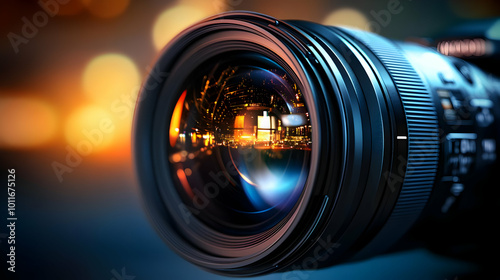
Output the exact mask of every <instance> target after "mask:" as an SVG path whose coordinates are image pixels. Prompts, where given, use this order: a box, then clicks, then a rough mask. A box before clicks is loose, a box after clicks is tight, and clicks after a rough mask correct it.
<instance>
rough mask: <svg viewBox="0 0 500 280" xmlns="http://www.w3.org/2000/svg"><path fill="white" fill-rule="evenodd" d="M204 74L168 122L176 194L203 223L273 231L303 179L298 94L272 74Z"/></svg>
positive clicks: (305, 141)
mask: <svg viewBox="0 0 500 280" xmlns="http://www.w3.org/2000/svg"><path fill="white" fill-rule="evenodd" d="M207 70H208V71H205V72H204V73H203V74H198V75H197V76H194V77H191V78H190V79H189V83H188V85H187V86H186V90H185V91H183V93H182V94H181V96H180V97H179V99H178V101H177V104H176V106H175V108H174V112H173V114H172V118H171V122H170V129H169V142H170V143H169V144H170V146H171V151H172V152H171V153H170V156H169V159H170V162H171V165H172V167H173V169H174V172H175V173H174V174H176V175H177V179H178V181H179V185H181V188H180V191H181V193H183V196H184V198H185V200H186V201H187V203H186V204H187V205H191V206H193V205H194V206H195V207H197V208H203V210H204V211H203V212H202V214H201V215H203V216H205V218H204V219H205V220H207V219H208V220H211V221H215V223H216V224H223V225H226V226H227V225H228V224H231V225H232V227H233V228H238V226H242V227H244V226H250V225H254V224H256V223H257V224H261V225H264V226H265V224H266V221H268V222H269V221H271V222H270V226H272V223H273V222H277V221H279V220H280V219H281V218H282V217H283V215H285V214H286V213H287V212H288V211H289V210H290V209H291V208H292V207H293V206H294V205H295V203H296V201H297V199H298V197H299V196H300V194H301V192H302V189H303V186H304V184H305V180H306V178H307V173H308V168H309V158H310V152H311V125H310V120H309V113H308V111H307V108H306V106H305V104H304V100H303V96H302V93H301V91H300V89H299V88H298V87H297V85H296V84H295V83H294V82H293V80H292V78H291V77H289V76H288V75H287V73H286V72H285V71H284V70H283V69H281V68H278V67H276V68H270V67H268V68H264V67H257V66H246V65H239V66H232V65H221V64H216V66H212V67H211V68H209V69H207ZM201 72H203V71H201Z"/></svg>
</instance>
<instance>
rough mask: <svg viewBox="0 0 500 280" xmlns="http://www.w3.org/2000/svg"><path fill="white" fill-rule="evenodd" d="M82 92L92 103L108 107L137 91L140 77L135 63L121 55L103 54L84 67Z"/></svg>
mask: <svg viewBox="0 0 500 280" xmlns="http://www.w3.org/2000/svg"><path fill="white" fill-rule="evenodd" d="M82 83H83V90H84V92H85V94H86V95H87V97H89V98H90V99H91V100H92V101H94V102H96V103H98V104H100V105H103V106H105V107H109V106H110V105H111V104H112V103H113V102H114V101H116V100H120V99H121V98H123V97H124V96H128V95H130V94H132V93H134V92H136V91H138V90H139V86H140V83H141V77H140V74H139V71H138V70H137V67H136V65H135V63H134V62H133V61H132V60H131V59H130V58H128V57H127V56H124V55H121V54H114V53H109V54H103V55H99V56H97V57H95V58H94V59H92V61H90V62H89V63H88V65H87V66H86V67H85V70H84V73H83V80H82Z"/></svg>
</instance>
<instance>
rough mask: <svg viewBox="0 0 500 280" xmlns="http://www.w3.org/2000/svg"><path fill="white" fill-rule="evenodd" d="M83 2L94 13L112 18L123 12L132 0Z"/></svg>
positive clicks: (84, 0) (90, 0)
mask: <svg viewBox="0 0 500 280" xmlns="http://www.w3.org/2000/svg"><path fill="white" fill-rule="evenodd" d="M82 2H83V4H84V5H85V6H86V7H87V9H88V10H89V12H90V13H91V14H92V15H94V16H97V17H101V18H112V17H116V16H118V15H120V14H122V13H123V12H124V11H125V10H126V9H127V7H128V5H129V2H130V0H82Z"/></svg>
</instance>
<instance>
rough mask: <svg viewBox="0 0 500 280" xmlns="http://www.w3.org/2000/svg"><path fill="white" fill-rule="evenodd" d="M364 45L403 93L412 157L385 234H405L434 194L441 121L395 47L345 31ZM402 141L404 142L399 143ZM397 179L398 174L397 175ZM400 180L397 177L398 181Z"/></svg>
mask: <svg viewBox="0 0 500 280" xmlns="http://www.w3.org/2000/svg"><path fill="white" fill-rule="evenodd" d="M345 31H346V32H347V33H349V34H351V35H352V36H354V37H355V38H356V39H358V40H359V41H360V42H361V43H363V44H364V45H365V46H366V47H367V48H368V49H369V50H370V51H371V52H372V53H373V54H375V55H376V56H377V57H378V59H379V60H380V62H381V63H382V64H383V65H384V66H385V68H386V69H387V71H388V72H389V74H390V76H391V77H392V80H393V82H394V84H395V86H396V88H397V90H398V92H399V95H400V98H401V101H402V104H403V108H404V111H405V115H406V124H407V129H408V156H407V159H406V163H405V162H403V163H402V162H400V159H397V161H396V162H395V164H397V165H400V164H404V165H405V166H406V172H405V174H395V175H396V176H399V178H402V176H404V180H403V184H402V187H401V192H400V195H399V198H398V200H397V202H396V205H395V207H394V209H393V212H392V214H391V216H390V218H389V219H388V221H387V223H386V225H385V226H384V228H383V230H382V231H384V232H385V231H389V232H395V231H397V232H401V230H403V229H405V230H406V229H407V228H409V227H410V226H411V225H412V224H413V223H414V221H415V220H416V219H417V218H418V216H419V215H420V212H421V211H422V209H423V208H424V207H425V205H426V203H427V201H428V199H429V196H430V194H431V191H432V188H433V185H434V180H435V177H436V172H437V168H438V158H439V130H438V119H437V118H438V117H437V113H436V110H435V107H434V104H433V102H432V99H431V95H430V92H429V90H428V89H427V88H426V86H425V85H424V83H423V82H422V79H421V77H420V76H419V75H418V73H417V72H416V71H415V70H414V68H413V67H412V66H411V65H410V63H409V62H408V60H407V59H406V57H405V56H404V54H403V53H402V51H401V49H400V48H399V47H398V46H397V45H396V44H394V43H392V42H390V41H388V40H386V39H385V38H382V37H379V36H377V35H374V34H371V33H366V32H363V31H353V30H345ZM396 141H401V140H396ZM393 175H394V174H393ZM396 178H397V177H396Z"/></svg>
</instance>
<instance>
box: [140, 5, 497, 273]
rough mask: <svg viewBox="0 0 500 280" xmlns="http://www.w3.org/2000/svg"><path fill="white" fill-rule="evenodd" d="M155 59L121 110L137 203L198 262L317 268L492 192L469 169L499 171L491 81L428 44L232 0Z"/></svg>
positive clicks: (223, 267) (218, 266) (362, 253)
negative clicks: (127, 116) (126, 117)
mask: <svg viewBox="0 0 500 280" xmlns="http://www.w3.org/2000/svg"><path fill="white" fill-rule="evenodd" d="M154 69H155V70H154V71H157V72H156V73H152V74H151V75H150V77H148V79H147V80H146V81H145V83H144V85H143V88H142V91H141V94H140V97H139V101H138V103H137V107H136V113H135V119H134V156H135V162H136V168H137V172H138V177H139V181H140V185H141V194H142V195H143V201H144V207H145V209H146V212H147V213H148V215H149V217H150V220H151V222H152V224H153V225H154V227H155V229H156V230H157V231H158V233H159V235H160V236H161V237H162V238H163V239H164V240H165V242H166V243H167V244H168V245H169V246H170V247H171V248H172V249H173V250H175V251H176V252H177V253H178V254H179V255H181V256H182V257H184V258H185V259H187V260H188V261H190V262H192V263H194V264H196V265H198V266H200V267H202V268H204V269H207V270H209V271H212V272H215V273H219V274H224V275H237V276H253V275H260V274H264V273H269V272H274V271H286V270H289V269H295V270H296V269H315V268H319V267H327V266H330V265H333V264H337V263H340V262H345V261H349V260H356V259H363V258H367V257H370V256H374V255H377V254H380V253H383V252H385V251H387V250H388V249H389V248H391V247H393V245H395V244H396V243H397V242H398V241H399V240H401V239H402V237H403V236H405V235H407V234H408V233H409V232H410V233H411V232H418V233H419V234H420V236H421V237H422V240H424V239H425V242H427V243H432V241H429V240H432V237H430V236H429V234H427V233H426V230H425V228H427V227H428V226H429V225H436V224H440V223H441V224H444V222H443V221H449V220H450V219H451V220H457V217H462V216H466V215H468V213H471V212H470V211H469V210H470V209H478V208H477V205H478V203H481V202H482V201H484V198H485V196H487V195H486V194H488V193H489V194H495V192H496V193H498V190H496V191H493V190H491V192H490V189H491V188H490V187H488V186H485V185H483V184H482V183H481V181H480V180H479V179H480V178H483V177H484V178H486V176H488V175H490V174H493V173H492V172H491V170H498V163H497V154H498V151H497V149H496V143H497V139H499V134H500V128H499V126H498V121H497V119H498V116H499V109H500V106H499V100H498V99H499V96H500V94H499V87H498V84H499V83H498V80H496V79H495V78H493V77H491V76H488V75H487V74H485V73H484V72H482V71H481V70H479V69H477V68H476V67H474V66H473V65H470V64H467V63H465V62H463V61H461V60H458V59H454V58H451V57H445V56H443V55H441V54H439V53H437V52H436V51H435V50H432V49H429V48H426V47H422V46H418V45H413V44H407V43H401V42H395V41H391V40H388V39H386V38H383V37H380V36H378V35H376V34H372V33H368V32H364V31H359V30H351V29H347V28H338V27H331V26H323V25H320V24H316V23H311V22H304V21H280V20H276V19H274V18H272V17H269V16H265V15H261V14H256V13H249V12H230V13H224V14H221V15H217V16H214V17H211V18H208V19H206V20H204V21H202V22H200V23H197V24H196V25H194V26H192V27H190V28H188V29H187V30H185V31H184V32H182V33H181V34H179V35H178V36H177V37H176V38H175V39H174V40H172V41H171V42H170V43H169V44H168V45H167V46H166V48H165V49H164V50H163V52H162V54H161V55H160V57H159V58H158V61H157V62H156V65H155V68H154ZM158 77H164V78H162V79H159V78H158ZM497 201H498V200H494V201H493V202H491V201H489V204H492V203H493V204H494V203H495V202H497ZM497 205H498V204H497ZM471 211H472V210H471ZM460 215H462V216H460ZM450 217H451V218H450ZM495 217H498V210H496V211H495V210H493V211H490V212H489V213H488V214H485V215H484V217H483V218H481V219H480V220H481V221H483V220H484V224H487V222H486V221H487V220H490V219H492V218H495ZM458 220H459V219H458ZM481 224H482V223H481ZM421 225H426V226H421ZM415 229H419V230H418V231H416V230H415ZM488 230H489V228H488ZM470 231H471V232H472V231H473V230H472V229H470ZM471 236H472V235H471ZM450 246H451V244H450Z"/></svg>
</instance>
